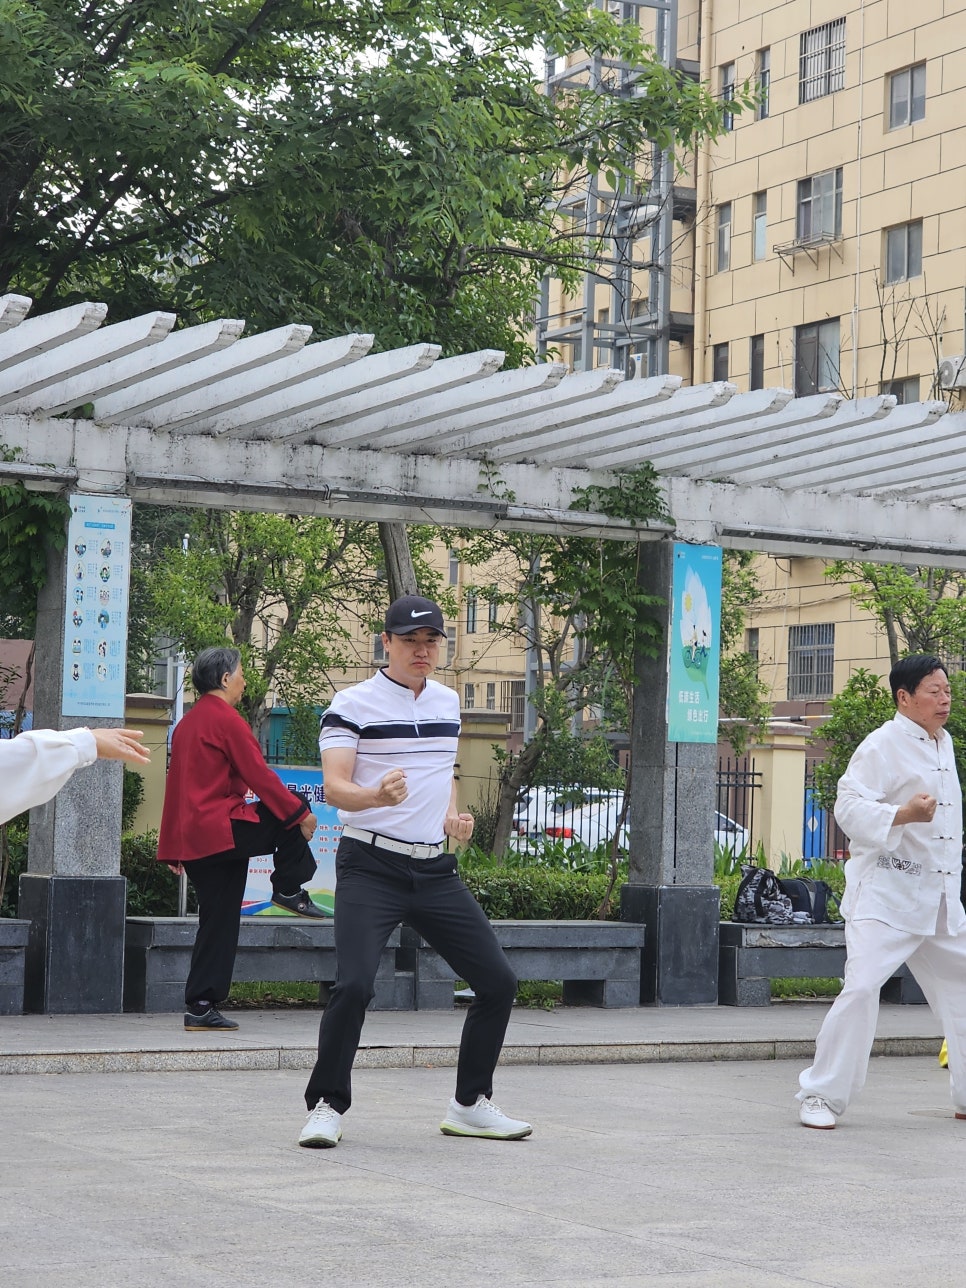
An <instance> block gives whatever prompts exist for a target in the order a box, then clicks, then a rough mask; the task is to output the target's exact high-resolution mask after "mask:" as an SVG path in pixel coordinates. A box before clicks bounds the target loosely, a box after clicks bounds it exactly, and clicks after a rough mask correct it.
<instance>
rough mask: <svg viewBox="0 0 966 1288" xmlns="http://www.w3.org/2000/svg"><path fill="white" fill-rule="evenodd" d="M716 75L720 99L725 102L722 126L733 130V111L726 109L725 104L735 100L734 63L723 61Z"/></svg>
mask: <svg viewBox="0 0 966 1288" xmlns="http://www.w3.org/2000/svg"><path fill="white" fill-rule="evenodd" d="M718 75H719V77H720V84H721V101H722V103H724V104H725V114H724V128H725V129H726V130H733V129H734V128H735V118H734V113H733V112H729V111H728V110H727V105H728V104H729V103H733V102H734V101H735V65H734V63H724V64H723V65H722V66H721V67H719V68H718Z"/></svg>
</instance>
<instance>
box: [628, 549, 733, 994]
mask: <svg viewBox="0 0 966 1288" xmlns="http://www.w3.org/2000/svg"><path fill="white" fill-rule="evenodd" d="M672 567H673V544H672V543H671V542H670V541H668V542H654V543H650V544H647V545H642V546H641V576H640V581H641V584H642V586H643V587H644V588H645V589H646V590H648V591H650V592H651V593H652V594H654V595H660V596H662V597H663V598H664V599H665V601H666V607H665V609H664V630H665V638H666V637H667V630H668V626H669V622H670V615H671V574H672ZM667 689H668V675H667V657H666V654H665V651H664V649H663V648H662V649H661V651H660V656H658V657H656V658H644V657H642V658H639V659H638V662H637V667H636V686H635V691H634V718H633V722H632V727H631V764H632V773H631V787H630V810H629V813H630V860H629V873H628V881H627V884H626V885H625V886H624V887H623V890H622V891H621V909H622V916H623V917H624V919H625V920H627V921H642V922H644V924H645V925H646V927H647V934H646V938H645V946H644V960H643V964H642V970H641V1002H642V1004H655V1005H658V1006H714V1005H716V1004H717V1001H718V921H719V903H720V895H719V891H718V888H717V886H715V885H714V883H713V880H712V877H713V873H714V839H713V838H714V822H713V820H714V811H715V799H716V792H715V777H716V760H717V747H716V745H715V744H713V743H673V742H668V740H667Z"/></svg>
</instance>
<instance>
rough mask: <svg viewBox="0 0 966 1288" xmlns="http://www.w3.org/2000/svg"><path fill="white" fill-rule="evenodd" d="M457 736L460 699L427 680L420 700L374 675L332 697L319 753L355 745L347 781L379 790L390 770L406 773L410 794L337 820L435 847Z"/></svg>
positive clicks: (345, 812)
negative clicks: (399, 801)
mask: <svg viewBox="0 0 966 1288" xmlns="http://www.w3.org/2000/svg"><path fill="white" fill-rule="evenodd" d="M459 734H460V704H459V698H458V697H457V696H456V694H455V693H454V692H453V690H452V689H447V688H446V686H445V685H443V684H439V683H437V681H435V680H429V679H427V681H426V684H425V686H424V688H423V691H422V692H421V693H420V695H419V697H417V696H416V695H415V694H414V693H413V691H412V689H410V688H409V686H408V685H405V684H398V683H397V682H396V681H395V680H390V678H389V676H388V675H387V674H386V673H385V671H377V672H376V674H375V675H374V676H372V678H371V679H369V680H363V681H362V683H361V684H354V685H352V686H351V688H348V689H343V690H342V691H341V692H340V693H337V694H336V695H335V697H334V698H333V699H332V705H331V706H330V707H329V708H328V710H327V711H326V712H325V714H324V715H323V716H322V724H321V729H320V732H319V750H320V751H328V750H330V749H331V748H334V747H352V748H353V749H354V751H355V753H356V762H355V767H354V768H353V771H352V781H353V782H355V783H358V784H359V786H360V787H378V785H379V783H380V782H381V781H382V779H383V778H384V777H385V775H386V774H388V773H389V771H390V770H391V769H404V770H405V771H406V785H407V788H408V793H409V794H408V796H407V797H406V799H405V800H404V801H403V802H402V803H401V804H399V805H389V806H382V807H380V808H379V809H362V810H351V811H350V810H341V809H340V810H339V819H340V821H341V822H342V823H350V824H351V825H352V826H353V827H361V828H365V829H366V830H367V831H370V832H379V833H380V834H381V835H383V836H391V837H394V838H395V839H396V840H397V841H423V842H426V843H427V844H429V845H439V844H440V843H441V842H442V841H443V839H444V834H443V820H444V818H445V817H446V810H447V807H448V805H449V798H450V792H451V790H452V783H453V766H454V764H455V763H456V748H457V744H458V741H459Z"/></svg>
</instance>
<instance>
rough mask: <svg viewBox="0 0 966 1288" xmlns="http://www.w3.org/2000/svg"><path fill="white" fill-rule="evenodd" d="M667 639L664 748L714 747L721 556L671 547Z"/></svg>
mask: <svg viewBox="0 0 966 1288" xmlns="http://www.w3.org/2000/svg"><path fill="white" fill-rule="evenodd" d="M671 595H672V605H671V626H670V631H669V637H668V686H667V736H668V742H717V741H718V685H719V675H720V662H721V550H720V548H719V547H718V546H689V545H685V544H684V543H683V542H675V544H674V572H673V577H672V587H671Z"/></svg>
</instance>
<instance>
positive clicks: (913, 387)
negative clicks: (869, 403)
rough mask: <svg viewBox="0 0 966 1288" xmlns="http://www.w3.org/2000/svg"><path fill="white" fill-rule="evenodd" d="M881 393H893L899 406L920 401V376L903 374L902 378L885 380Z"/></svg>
mask: <svg viewBox="0 0 966 1288" xmlns="http://www.w3.org/2000/svg"><path fill="white" fill-rule="evenodd" d="M879 393H880V394H892V396H893V398H895V400H896V402H897V403H898V404H899V406H900V407H901V406H903V405H904V404H905V403H914V402H918V401H919V377H918V376H903V377H902V379H901V380H884V381H883V382H882V385H881V387H880V389H879Z"/></svg>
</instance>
